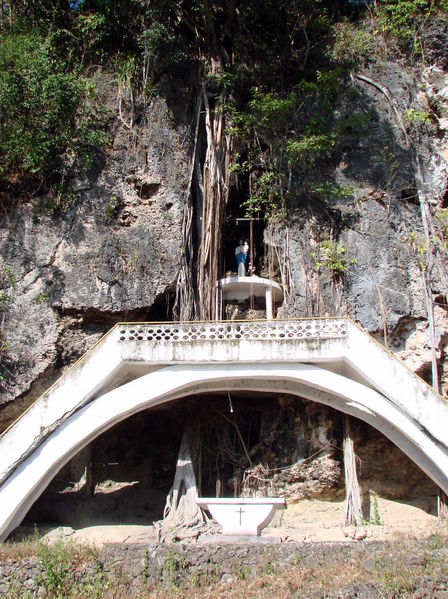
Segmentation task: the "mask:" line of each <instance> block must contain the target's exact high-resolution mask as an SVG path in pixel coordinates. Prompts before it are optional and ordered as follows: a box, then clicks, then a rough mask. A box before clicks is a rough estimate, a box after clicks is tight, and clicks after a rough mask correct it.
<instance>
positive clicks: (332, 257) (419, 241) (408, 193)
mask: <svg viewBox="0 0 448 599" xmlns="http://www.w3.org/2000/svg"><path fill="white" fill-rule="evenodd" d="M364 75H365V76H367V77H368V79H369V80H371V81H372V82H373V83H374V84H375V85H372V84H371V83H367V82H366V81H365V80H361V79H357V78H356V77H353V80H352V83H351V85H349V86H348V89H347V91H346V93H345V94H344V95H343V96H342V97H341V98H340V101H339V105H338V107H337V108H336V114H337V115H338V116H339V117H341V118H349V117H350V115H353V114H356V115H364V117H366V119H367V121H366V122H367V124H364V125H360V124H357V125H356V126H355V127H354V128H353V130H352V131H350V132H349V134H348V137H347V138H346V141H347V143H346V147H345V148H343V149H342V150H341V151H340V152H339V153H338V156H337V159H336V160H335V161H334V162H329V163H328V164H326V165H321V166H320V168H319V170H318V171H316V172H315V173H314V174H313V176H315V177H316V178H318V179H319V180H322V181H326V182H330V183H331V184H332V185H333V191H332V190H330V191H328V194H327V197H326V198H325V200H323V199H322V197H318V196H317V195H312V194H311V195H309V194H308V195H307V196H305V195H302V196H301V195H300V194H299V195H298V196H297V199H296V200H295V201H294V204H293V205H292V206H290V207H289V209H288V219H287V221H286V222H285V223H281V224H279V225H277V226H274V227H273V229H272V230H271V231H268V232H267V234H265V243H266V244H267V245H268V246H271V247H272V246H276V247H277V248H279V251H280V254H281V255H282V257H283V260H284V270H285V272H286V273H287V274H286V275H285V276H284V277H283V279H284V280H283V282H284V283H286V285H287V287H288V288H289V292H290V293H289V297H288V301H287V303H286V305H285V306H283V308H282V309H281V313H282V315H283V316H324V315H347V316H349V317H351V318H353V319H354V320H355V321H356V322H359V323H360V324H361V325H362V326H363V327H364V328H365V329H366V330H367V331H368V332H369V333H371V334H373V335H374V336H375V337H377V338H378V340H380V341H381V342H382V343H385V344H386V346H387V347H389V348H390V349H391V350H392V351H393V352H395V353H397V354H398V356H399V357H400V358H402V359H404V360H405V362H406V364H407V365H408V366H409V367H410V368H411V369H412V370H414V372H417V373H418V374H420V375H421V376H424V377H426V378H427V380H428V382H430V380H431V377H430V372H429V371H430V368H431V352H430V347H431V340H430V336H431V335H430V331H429V329H428V312H427V306H426V303H425V293H424V270H425V269H426V268H430V273H429V278H430V280H431V283H430V287H431V290H430V293H431V296H432V299H433V302H434V312H435V314H434V320H435V328H436V334H435V338H436V339H435V345H436V348H435V349H436V354H437V358H438V360H439V365H440V366H439V368H440V371H441V374H442V375H443V376H442V382H443V383H444V381H445V378H444V377H445V376H446V375H445V374H444V373H445V366H444V362H445V352H446V349H445V348H446V342H447V335H448V328H447V303H446V289H447V286H446V281H447V270H446V234H445V232H444V227H445V224H444V222H445V220H444V219H445V215H444V213H443V210H444V209H445V208H446V194H447V177H448V168H447V162H446V158H447V150H446V148H447V138H446V122H445V121H446V110H447V108H446V106H447V102H448V101H447V97H448V94H447V89H448V87H447V86H446V84H447V78H446V75H445V74H444V72H443V71H442V70H441V69H440V68H435V67H433V68H430V69H426V70H425V71H424V72H423V73H419V72H417V71H412V69H410V68H408V69H407V70H406V69H405V68H404V66H403V65H399V64H394V63H391V62H388V63H385V64H376V65H375V66H372V67H371V68H370V70H368V71H367V72H366V73H364ZM420 76H421V77H422V82H421V83H420V82H419V81H418V79H417V78H419V77H420ZM376 84H377V85H376ZM379 88H382V89H383V90H386V92H387V93H389V97H387V96H386V95H385V93H384V91H381V89H379ZM391 99H393V102H392V103H391ZM397 114H398V117H397ZM415 114H418V115H420V116H419V117H415ZM421 115H424V116H421ZM429 115H430V116H429ZM418 118H420V119H427V120H425V121H424V123H421V122H418V123H417V124H415V123H414V122H413V123H412V126H411V125H410V121H412V119H414V120H416V119H418ZM401 125H402V126H403V128H404V129H406V130H407V133H404V132H403V129H402V127H401ZM411 137H412V140H411ZM415 140H417V141H415ZM411 141H412V144H414V145H415V147H416V153H417V156H418V159H419V161H420V163H421V165H422V171H423V178H424V192H425V194H426V199H427V201H428V205H429V210H430V212H431V214H432V217H431V222H430V228H431V232H432V239H431V243H432V244H433V252H434V254H435V263H434V264H433V266H432V267H427V266H426V253H427V243H426V241H425V234H424V227H423V225H422V206H421V204H420V202H419V196H418V194H417V187H416V176H415V175H416V167H415V164H414V159H413V158H412V154H413V152H412V151H411V149H410V144H411ZM338 187H339V189H345V190H351V193H350V194H348V197H338V196H337V193H338V192H337V189H338ZM285 225H286V227H285ZM285 265H286V266H287V268H286V269H285ZM288 274H289V276H288Z"/></svg>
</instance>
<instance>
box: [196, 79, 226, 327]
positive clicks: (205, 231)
mask: <svg viewBox="0 0 448 599" xmlns="http://www.w3.org/2000/svg"><path fill="white" fill-rule="evenodd" d="M203 102H204V106H205V130H206V138H207V148H206V155H205V161H204V166H203V169H202V198H201V199H202V228H201V240H200V246H199V252H198V261H197V272H198V276H197V279H198V296H199V318H200V319H201V320H210V319H211V318H212V315H213V307H214V295H215V284H216V281H217V280H218V277H219V258H220V255H221V242H222V228H223V221H224V216H225V208H226V204H227V197H228V188H229V185H228V184H229V180H228V179H229V159H230V136H228V135H226V134H225V133H224V122H223V121H224V106H223V101H222V100H217V102H216V106H215V107H214V110H212V109H211V107H210V105H209V102H208V98H207V90H206V88H205V85H204V86H203Z"/></svg>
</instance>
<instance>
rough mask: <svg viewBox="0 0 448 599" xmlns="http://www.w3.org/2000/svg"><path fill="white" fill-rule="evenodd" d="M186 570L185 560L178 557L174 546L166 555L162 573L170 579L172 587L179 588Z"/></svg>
mask: <svg viewBox="0 0 448 599" xmlns="http://www.w3.org/2000/svg"><path fill="white" fill-rule="evenodd" d="M184 570H185V559H184V558H183V557H181V556H179V555H176V554H175V552H174V550H173V547H172V545H170V548H169V550H168V553H167V554H166V555H165V559H164V562H163V566H162V571H163V573H164V574H165V576H166V577H167V579H168V582H169V584H170V586H172V587H173V588H175V589H176V588H178V581H179V578H180V575H181V573H182V572H183V571H184Z"/></svg>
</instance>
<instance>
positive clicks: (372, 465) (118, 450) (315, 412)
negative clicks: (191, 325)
mask: <svg viewBox="0 0 448 599" xmlns="http://www.w3.org/2000/svg"><path fill="white" fill-rule="evenodd" d="M187 422H192V423H193V424H194V425H195V426H196V427H197V431H198V433H197V434H198V435H199V438H200V447H201V451H200V459H199V461H198V464H196V476H197V480H198V486H199V488H200V495H202V496H224V497H233V496H240V495H241V494H246V495H247V494H254V493H256V494H259V495H262V496H263V495H265V496H274V497H286V499H287V501H288V503H290V504H292V503H295V502H297V501H300V500H301V499H321V500H327V501H339V502H340V501H342V500H343V498H344V496H345V490H344V474H343V473H344V464H343V452H342V414H341V413H340V412H337V411H336V410H333V409H332V408H330V407H327V406H323V405H321V404H317V403H315V402H311V401H309V400H305V399H302V398H298V397H293V396H291V395H288V394H281V395H280V394H279V395H272V394H267V393H253V392H251V393H250V394H248V392H235V391H232V393H231V394H228V393H222V392H216V393H207V394H202V395H196V396H189V397H186V398H183V399H179V400H176V401H173V402H170V403H167V404H163V405H161V406H158V407H156V408H152V409H149V410H144V411H142V412H140V413H138V414H136V415H134V416H132V417H129V418H127V419H126V420H124V421H122V422H121V423H119V424H117V425H115V426H114V427H113V428H111V429H109V430H108V431H106V432H105V433H103V434H102V435H100V436H99V437H97V438H96V439H95V440H94V441H93V442H92V443H90V445H89V446H88V447H86V448H84V449H83V450H82V451H80V452H79V453H78V454H77V455H76V456H75V457H74V458H72V459H71V460H70V461H69V462H68V463H67V464H66V465H65V466H64V467H63V468H62V469H61V470H60V472H59V473H58V474H57V475H56V477H55V478H54V479H53V480H52V482H51V483H50V485H49V486H48V487H47V489H46V490H45V491H44V493H43V494H42V495H41V496H40V497H39V498H38V499H37V501H36V502H35V503H34V505H33V506H32V508H31V509H30V511H29V512H28V514H27V516H26V518H25V520H24V522H23V525H24V526H37V528H39V527H44V526H54V525H55V526H61V525H63V526H71V527H72V528H75V529H76V528H82V527H85V526H92V525H105V524H109V525H111V524H112V525H115V524H141V525H145V524H148V525H149V524H152V523H153V522H154V521H157V520H159V519H161V518H162V517H163V509H164V506H165V500H166V497H167V495H168V493H169V491H170V488H171V485H172V483H173V479H174V472H175V467H176V461H177V455H178V451H179V446H180V442H181V438H182V434H183V431H184V428H185V425H186V423H187ZM352 435H353V439H354V443H355V452H356V454H357V458H358V459H357V468H358V478H359V483H360V486H361V489H362V495H363V502H364V503H363V511H364V514H365V516H366V517H368V516H369V513H371V506H370V505H369V500H370V497H371V494H372V492H373V493H375V494H379V495H381V496H382V497H386V498H391V499H400V500H402V501H404V502H406V501H409V502H412V501H415V499H416V498H419V497H429V496H434V501H433V502H431V507H430V510H431V512H432V513H433V512H434V510H435V507H436V499H435V495H436V488H435V485H434V483H433V482H432V481H431V480H430V479H429V478H428V477H427V476H426V475H425V474H424V473H423V472H422V471H421V470H420V469H419V468H418V467H417V466H416V465H415V464H414V463H413V462H412V461H411V460H410V459H409V458H408V457H407V456H406V455H405V454H403V453H402V452H401V450H400V449H398V448H397V447H396V446H395V445H393V444H392V443H391V442H390V441H389V440H388V439H387V438H386V437H384V436H383V435H382V434H381V433H380V432H378V431H377V430H376V429H374V428H373V427H371V426H369V425H367V424H365V423H364V422H362V421H360V420H358V419H356V418H352ZM428 513H429V512H428Z"/></svg>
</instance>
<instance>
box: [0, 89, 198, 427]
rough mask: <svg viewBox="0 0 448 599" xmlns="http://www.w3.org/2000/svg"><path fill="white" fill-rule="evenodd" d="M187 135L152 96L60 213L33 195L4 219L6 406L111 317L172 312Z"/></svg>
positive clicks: (110, 93)
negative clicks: (138, 116) (136, 119)
mask: <svg viewBox="0 0 448 599" xmlns="http://www.w3.org/2000/svg"><path fill="white" fill-rule="evenodd" d="M106 84H107V85H106ZM104 85H105V88H104V89H103V94H104V96H105V101H106V100H107V101H108V103H109V108H110V109H111V110H112V109H113V108H114V106H113V103H114V101H115V100H114V98H115V92H114V89H113V86H112V83H111V82H109V81H108V79H107V77H106V78H105V81H104ZM111 99H112V100H111ZM111 104H112V105H111ZM189 133H190V131H189V127H188V126H182V125H179V124H178V125H176V124H174V122H173V118H172V116H171V115H170V112H169V110H168V108H167V105H166V102H165V101H164V100H162V99H161V98H154V99H153V100H152V102H151V104H148V105H147V106H146V107H145V110H144V114H143V116H142V117H141V119H140V124H139V126H138V127H137V126H134V127H133V128H132V129H131V128H129V127H128V126H126V125H125V124H124V123H123V122H121V121H119V122H118V124H117V125H116V126H115V128H114V130H113V138H112V143H111V147H110V148H107V151H106V155H105V158H104V164H102V165H97V166H96V172H94V173H93V172H92V173H90V175H89V176H88V177H87V176H81V175H79V176H78V178H77V180H76V181H75V182H74V183H73V186H72V196H71V197H69V198H65V199H62V200H61V202H62V203H61V205H60V206H58V207H57V210H56V209H55V206H46V202H48V201H49V200H48V198H46V197H39V196H38V195H36V196H35V197H34V198H33V199H32V200H29V201H26V202H23V201H20V199H17V206H16V207H15V209H14V210H10V211H8V213H7V214H5V215H4V216H3V218H2V220H1V222H0V256H1V257H0V273H2V275H1V279H2V280H1V281H0V284H1V287H2V294H3V295H2V297H3V298H4V302H3V304H4V305H3V310H2V338H3V344H4V347H5V349H7V351H6V352H5V355H4V356H3V360H2V377H3V378H2V380H0V385H1V400H0V402H1V403H4V402H8V401H10V400H12V399H14V398H17V397H20V396H22V395H23V394H28V396H27V400H28V401H29V400H31V399H32V398H34V397H35V396H36V395H37V394H38V393H39V392H40V391H42V390H43V389H45V388H46V387H48V386H49V385H50V384H51V382H52V381H53V380H54V378H55V376H57V375H59V374H60V373H61V370H62V369H63V368H65V367H66V366H68V365H70V364H71V363H73V361H74V360H76V359H77V358H78V357H80V356H81V355H82V354H83V353H84V352H85V351H86V349H88V347H89V346H91V345H92V343H94V342H95V341H96V340H97V339H98V338H99V337H100V336H101V335H102V334H103V333H104V332H105V331H106V330H108V328H109V327H110V326H111V325H112V324H113V323H114V322H117V321H120V320H135V319H138V320H145V319H147V320H162V319H166V318H167V317H168V316H169V309H170V302H171V298H172V296H173V292H174V288H175V284H176V280H177V275H178V270H179V263H180V256H181V252H182V247H181V227H182V214H183V205H184V202H185V190H186V187H187V181H188V176H189V175H188V174H189V167H188V161H189ZM30 390H31V391H32V392H31V393H29V392H30ZM22 409H23V405H22ZM7 411H8V410H7ZM7 411H6V412H7ZM3 417H4V420H5V421H7V420H9V418H8V415H7V414H6V416H5V413H3ZM5 423H6V422H5ZM2 428H4V426H3V427H2Z"/></svg>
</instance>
